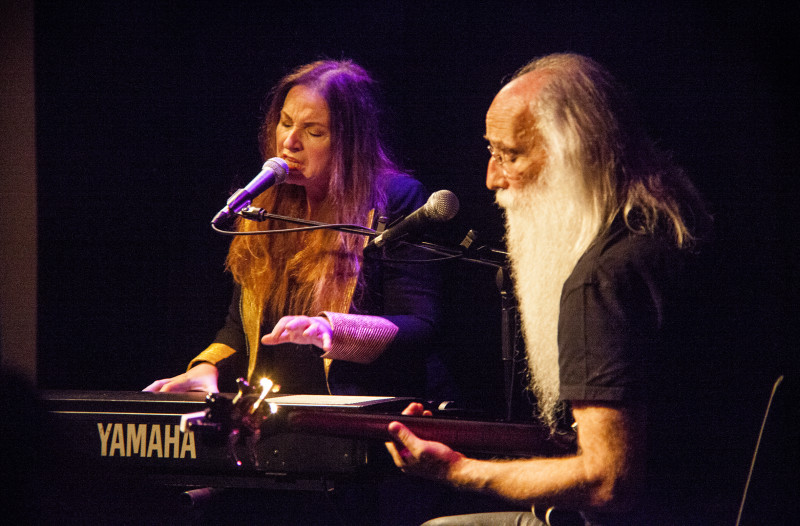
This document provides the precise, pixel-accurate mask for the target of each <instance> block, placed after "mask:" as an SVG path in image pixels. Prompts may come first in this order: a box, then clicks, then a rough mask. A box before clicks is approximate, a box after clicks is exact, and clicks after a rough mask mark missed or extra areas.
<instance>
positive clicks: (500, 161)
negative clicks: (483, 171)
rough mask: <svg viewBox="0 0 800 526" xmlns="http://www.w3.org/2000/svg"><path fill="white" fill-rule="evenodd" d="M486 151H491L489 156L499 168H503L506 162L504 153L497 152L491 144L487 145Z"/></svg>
mask: <svg viewBox="0 0 800 526" xmlns="http://www.w3.org/2000/svg"><path fill="white" fill-rule="evenodd" d="M486 149H487V150H489V155H491V156H492V159H494V162H496V163H497V165H498V166H503V163H504V162H506V159H505V156H504V155H503V152H501V151H499V150H496V149H495V147H494V146H492V145H491V144H487V145H486Z"/></svg>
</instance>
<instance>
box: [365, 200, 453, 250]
mask: <svg viewBox="0 0 800 526" xmlns="http://www.w3.org/2000/svg"><path fill="white" fill-rule="evenodd" d="M456 213H458V198H457V197H456V194H454V193H453V192H451V191H450V190H439V191H438V192H434V193H432V194H431V196H430V197H429V198H428V201H427V202H426V203H425V204H424V205H422V206H421V207H419V208H418V209H416V210H415V211H413V212H411V213H410V214H409V215H407V216H406V217H405V218H404V219H403V220H401V221H400V222H399V223H397V224H396V225H394V226H392V227H389V228H387V229H386V230H385V231H384V232H383V233H381V234H380V235H379V236H377V237H376V238H375V239H373V240H372V241H371V242H370V243H369V245H372V246H376V247H382V246H383V245H385V244H387V243H390V242H392V241H393V240H395V239H399V238H401V237H404V236H406V235H408V234H413V233H417V232H420V231H421V230H422V229H424V228H425V227H426V226H427V225H428V224H429V223H440V222H444V221H449V220H451V219H453V217H455V215H456Z"/></svg>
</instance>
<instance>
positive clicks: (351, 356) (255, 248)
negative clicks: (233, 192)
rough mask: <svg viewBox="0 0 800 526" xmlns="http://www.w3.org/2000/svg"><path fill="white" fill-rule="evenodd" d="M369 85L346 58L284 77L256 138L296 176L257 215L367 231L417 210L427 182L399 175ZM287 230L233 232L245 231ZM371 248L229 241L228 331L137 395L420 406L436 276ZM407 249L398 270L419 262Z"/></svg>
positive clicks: (328, 237)
mask: <svg viewBox="0 0 800 526" xmlns="http://www.w3.org/2000/svg"><path fill="white" fill-rule="evenodd" d="M373 88H374V81H373V80H372V79H371V78H370V76H369V75H368V73H367V72H366V71H364V70H363V69H362V68H361V67H360V66H358V65H356V64H354V63H353V62H351V61H318V62H314V63H311V64H307V65H304V66H301V67H299V68H298V69H296V70H295V71H294V72H292V73H291V74H289V75H287V76H286V77H284V78H283V79H282V80H281V81H280V82H279V83H278V85H277V86H276V87H275V88H274V89H273V90H272V93H271V99H270V104H269V108H268V111H267V115H266V118H265V120H264V123H263V125H262V129H261V136H260V137H261V144H262V149H263V151H262V154H263V155H264V157H265V158H266V157H272V156H277V157H280V158H282V159H284V160H285V161H286V163H287V164H288V166H289V168H290V172H289V175H288V177H287V179H286V181H285V183H284V184H280V185H277V186H273V187H272V188H270V189H269V190H267V191H266V192H264V193H263V194H261V195H260V196H259V197H257V198H256V199H255V200H254V202H253V206H255V207H259V208H263V209H265V210H268V211H270V212H274V213H275V214H279V215H283V216H288V217H297V218H307V219H311V220H315V221H319V222H325V223H346V224H359V225H365V226H373V225H375V224H376V220H377V219H378V217H381V216H384V217H387V218H388V220H389V221H390V222H391V221H392V220H394V219H397V218H399V217H403V216H405V215H407V214H409V213H410V212H412V211H414V210H416V209H417V208H419V207H420V206H422V204H424V202H425V199H426V197H427V196H426V194H425V192H424V190H423V188H422V185H421V184H420V183H419V182H417V181H415V180H414V179H412V178H411V177H408V176H407V175H405V174H402V173H400V171H399V170H398V168H397V166H396V165H395V164H394V163H393V162H392V161H391V160H390V159H389V157H388V155H387V152H386V150H385V148H384V146H383V144H382V142H381V139H380V133H379V129H378V108H377V105H376V101H375V97H374V93H373ZM291 226H292V225H287V224H286V223H282V222H279V221H276V220H269V221H265V222H263V223H255V222H251V221H246V220H241V219H239V220H238V223H237V229H238V230H239V231H242V232H249V231H255V230H269V229H285V228H289V227H291ZM365 241H366V238H365V237H364V236H359V235H355V234H343V233H340V232H336V231H333V230H327V229H324V230H313V231H308V232H293V233H275V234H265V235H241V236H236V237H235V238H234V239H233V242H232V243H231V246H230V250H229V253H228V258H227V261H226V264H227V268H228V270H229V271H230V272H231V274H232V275H233V278H234V281H235V289H234V295H233V300H232V302H231V306H230V310H229V314H228V316H227V319H226V323H225V326H224V327H223V328H222V329H221V330H220V331H219V332H218V333H217V336H216V338H215V341H214V343H212V344H211V345H210V346H209V347H208V348H207V349H206V350H205V351H203V352H202V353H200V354H199V355H198V356H197V357H196V358H195V359H194V360H192V362H191V363H190V365H189V369H188V371H187V372H185V373H183V374H181V375H178V376H176V377H173V378H166V379H162V380H158V381H156V382H154V383H152V384H151V385H149V386H148V387H147V388H145V391H190V390H191V391H196V390H201V391H208V392H216V391H217V390H218V387H221V388H222V389H223V391H230V390H234V384H233V380H234V379H235V378H236V377H238V376H246V377H248V378H249V379H250V381H251V382H252V381H255V380H257V379H258V378H261V377H262V376H267V377H269V378H270V379H271V380H273V381H274V382H275V383H276V384H279V385H280V386H281V392H282V393H305V394H313V393H327V392H330V393H333V394H369V395H395V396H397V395H404V396H421V395H423V394H424V386H425V372H424V366H422V365H420V364H424V359H421V358H423V356H422V353H424V351H425V349H427V348H429V347H430V343H429V342H430V340H431V339H432V337H433V335H434V327H435V325H436V317H437V311H438V308H437V307H438V300H439V298H438V278H437V276H436V275H435V273H434V272H433V269H432V268H431V266H430V265H426V264H422V265H421V264H408V263H406V264H403V263H397V262H389V261H381V260H380V259H378V258H369V257H367V258H365V257H364V250H363V249H364V245H365ZM412 250H413V249H412V248H409V247H406V248H400V249H399V252H400V253H393V254H392V259H394V260H397V259H403V257H408V258H411V259H413V258H414V255H413V254H411V253H410V252H411V251H412ZM403 252H405V253H403ZM416 257H417V259H419V255H416ZM287 313H288V314H291V315H289V316H284V314H287ZM262 336H263V337H262ZM320 349H321V350H322V351H323V352H322V354H321V355H320Z"/></svg>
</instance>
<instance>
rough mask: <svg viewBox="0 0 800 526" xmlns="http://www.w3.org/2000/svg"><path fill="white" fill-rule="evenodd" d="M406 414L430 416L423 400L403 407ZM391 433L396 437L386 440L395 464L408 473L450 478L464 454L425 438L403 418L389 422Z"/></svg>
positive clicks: (435, 478)
mask: <svg viewBox="0 0 800 526" xmlns="http://www.w3.org/2000/svg"><path fill="white" fill-rule="evenodd" d="M403 414H404V415H411V416H419V415H424V416H430V415H431V412H430V411H427V410H423V407H422V404H420V403H416V402H415V403H412V404H410V405H409V406H408V407H406V408H405V410H404V411H403ZM389 433H390V434H391V435H392V437H393V439H394V441H393V442H386V449H387V450H389V454H390V455H392V458H393V459H394V463H395V465H397V467H399V468H400V469H401V470H403V472H405V473H411V474H414V475H417V476H420V477H425V478H429V479H434V480H448V479H449V474H450V471H451V469H452V468H453V466H454V465H455V464H456V463H458V462H459V461H461V460H464V459H465V457H464V455H462V454H461V453H458V452H457V451H453V450H452V449H450V448H449V447H447V446H446V445H444V444H442V443H441V442H433V441H430V440H422V439H420V438H419V437H417V436H416V435H415V434H414V433H412V432H411V430H410V429H408V428H407V427H406V426H404V425H403V424H401V423H400V422H392V423H390V424H389Z"/></svg>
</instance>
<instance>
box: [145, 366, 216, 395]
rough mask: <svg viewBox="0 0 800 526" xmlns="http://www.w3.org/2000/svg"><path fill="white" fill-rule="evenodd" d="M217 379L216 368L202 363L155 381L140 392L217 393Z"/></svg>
mask: <svg viewBox="0 0 800 526" xmlns="http://www.w3.org/2000/svg"><path fill="white" fill-rule="evenodd" d="M218 377H219V371H217V367H216V366H214V365H211V364H210V363H207V362H203V363H199V364H197V365H195V366H194V367H192V368H191V369H189V370H188V371H186V372H185V373H183V374H179V375H178V376H173V377H172V378H163V379H161V380H156V381H155V382H153V383H152V384H150V385H148V386H147V387H145V388H144V389H142V391H149V392H151V393H185V392H187V391H202V392H206V393H218V392H219V388H218V387H217V378H218Z"/></svg>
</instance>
